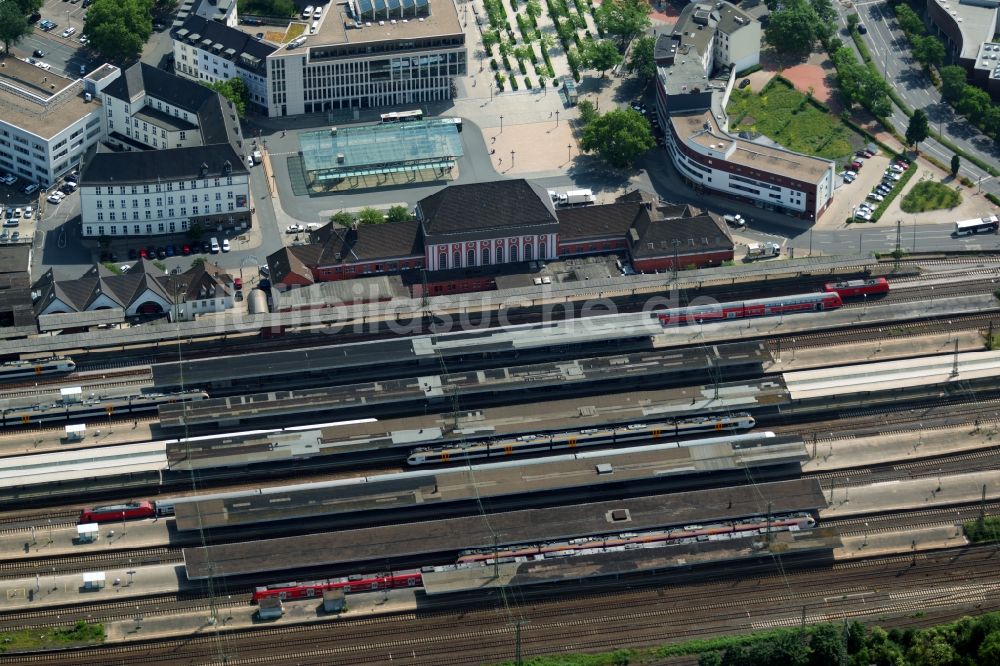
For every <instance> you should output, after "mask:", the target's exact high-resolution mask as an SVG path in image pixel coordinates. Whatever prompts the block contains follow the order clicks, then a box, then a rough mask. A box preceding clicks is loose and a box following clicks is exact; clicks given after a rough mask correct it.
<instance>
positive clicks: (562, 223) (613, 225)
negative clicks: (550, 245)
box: [557, 203, 646, 243]
mask: <svg viewBox="0 0 1000 666" xmlns="http://www.w3.org/2000/svg"><path fill="white" fill-rule="evenodd" d="M645 210H646V208H645V207H644V206H643V205H642V204H639V203H613V204H603V205H600V206H584V207H582V208H564V209H563V210H560V211H559V212H558V213H557V215H558V216H559V242H560V243H565V242H571V241H579V240H588V239H598V238H616V239H621V238H623V237H624V236H625V234H627V233H628V230H629V229H630V228H631V227H632V225H633V223H634V222H635V219H636V217H637V216H638V215H639V214H640V212H645Z"/></svg>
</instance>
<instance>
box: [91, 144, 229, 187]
mask: <svg viewBox="0 0 1000 666" xmlns="http://www.w3.org/2000/svg"><path fill="white" fill-rule="evenodd" d="M246 173H247V167H246V164H244V163H243V160H242V159H241V158H240V155H239V154H238V153H237V152H236V151H235V150H234V149H233V147H232V146H230V145H229V144H228V143H218V144H215V145H212V146H190V147H188V148H171V149H169V150H142V151H135V150H127V151H125V152H122V153H101V152H98V153H93V154H92V155H90V157H89V158H88V159H86V160H85V162H84V166H83V173H82V174H81V178H80V185H82V186H87V185H91V186H94V185H125V184H128V183H150V182H154V183H155V182H157V181H158V180H163V181H168V180H169V181H174V180H188V179H195V178H224V177H226V176H236V175H241V174H246Z"/></svg>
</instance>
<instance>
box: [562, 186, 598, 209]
mask: <svg viewBox="0 0 1000 666" xmlns="http://www.w3.org/2000/svg"><path fill="white" fill-rule="evenodd" d="M592 203H594V193H593V192H592V191H590V190H567V191H566V192H562V193H560V194H559V205H560V206H587V205H589V204H592Z"/></svg>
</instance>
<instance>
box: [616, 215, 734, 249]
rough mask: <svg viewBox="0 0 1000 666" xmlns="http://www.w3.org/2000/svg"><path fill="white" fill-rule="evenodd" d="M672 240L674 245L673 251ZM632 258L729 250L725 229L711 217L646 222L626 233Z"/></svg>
mask: <svg viewBox="0 0 1000 666" xmlns="http://www.w3.org/2000/svg"><path fill="white" fill-rule="evenodd" d="M674 241H677V243H676V250H675V249H674V248H675V243H674ZM629 245H630V246H631V248H630V249H631V253H632V256H633V257H636V258H643V257H666V256H672V255H673V254H674V253H675V252H676V254H677V255H678V256H684V255H686V254H696V253H701V252H716V251H726V250H729V251H732V249H733V239H732V237H731V236H730V235H729V228H728V227H727V226H726V224H725V223H724V222H723V221H722V220H720V219H719V218H718V217H717V216H715V215H711V214H703V215H697V216H695V217H679V218H674V219H648V218H647V221H646V222H645V223H644V224H638V225H636V227H634V228H633V229H632V230H631V231H630V232H629Z"/></svg>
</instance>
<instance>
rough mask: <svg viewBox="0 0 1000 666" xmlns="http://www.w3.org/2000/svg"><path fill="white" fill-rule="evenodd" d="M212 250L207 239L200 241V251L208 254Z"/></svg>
mask: <svg viewBox="0 0 1000 666" xmlns="http://www.w3.org/2000/svg"><path fill="white" fill-rule="evenodd" d="M211 251H212V244H211V243H209V242H208V241H202V243H201V253H202V254H209V253H210V252H211Z"/></svg>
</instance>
